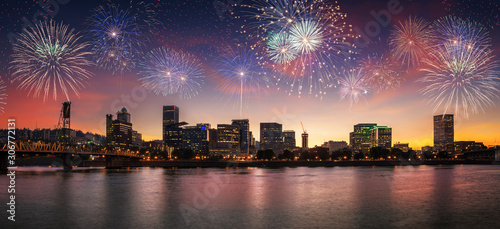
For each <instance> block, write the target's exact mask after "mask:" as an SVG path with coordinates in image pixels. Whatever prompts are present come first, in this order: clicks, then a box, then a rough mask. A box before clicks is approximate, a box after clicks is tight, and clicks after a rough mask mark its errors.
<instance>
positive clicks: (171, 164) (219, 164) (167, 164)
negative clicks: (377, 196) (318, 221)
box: [80, 160, 494, 168]
mask: <svg viewBox="0 0 500 229" xmlns="http://www.w3.org/2000/svg"><path fill="white" fill-rule="evenodd" d="M454 164H484V165H492V164H494V163H493V162H492V161H472V160H428V161H399V160H392V161H198V160H196V161H195V160H193V161H189V160H186V161H183V160H176V161H141V162H140V165H137V167H164V168H226V167H259V168H280V167H334V166H404V165H454ZM104 166H105V162H104V161H84V162H83V163H82V165H80V167H104Z"/></svg>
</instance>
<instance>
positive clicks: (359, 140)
mask: <svg viewBox="0 0 500 229" xmlns="http://www.w3.org/2000/svg"><path fill="white" fill-rule="evenodd" d="M376 126H377V124H376V123H359V124H357V125H354V132H353V133H352V142H351V145H352V149H353V150H354V152H359V151H361V152H363V153H368V152H369V151H370V147H371V141H370V131H371V130H372V129H373V128H374V127H376Z"/></svg>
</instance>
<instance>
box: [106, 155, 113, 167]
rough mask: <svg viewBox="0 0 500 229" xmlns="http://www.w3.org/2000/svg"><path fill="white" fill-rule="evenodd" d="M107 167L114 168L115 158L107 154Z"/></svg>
mask: <svg viewBox="0 0 500 229" xmlns="http://www.w3.org/2000/svg"><path fill="white" fill-rule="evenodd" d="M106 168H107V169H110V168H113V158H111V156H106Z"/></svg>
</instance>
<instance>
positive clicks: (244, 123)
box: [231, 119, 250, 153]
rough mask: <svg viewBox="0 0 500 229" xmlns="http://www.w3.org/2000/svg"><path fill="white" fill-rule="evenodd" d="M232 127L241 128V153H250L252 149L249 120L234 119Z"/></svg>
mask: <svg viewBox="0 0 500 229" xmlns="http://www.w3.org/2000/svg"><path fill="white" fill-rule="evenodd" d="M231 121H232V123H231V125H236V126H239V127H240V149H241V153H248V152H249V149H250V145H249V143H250V134H249V131H250V124H249V122H248V119H233V120H231Z"/></svg>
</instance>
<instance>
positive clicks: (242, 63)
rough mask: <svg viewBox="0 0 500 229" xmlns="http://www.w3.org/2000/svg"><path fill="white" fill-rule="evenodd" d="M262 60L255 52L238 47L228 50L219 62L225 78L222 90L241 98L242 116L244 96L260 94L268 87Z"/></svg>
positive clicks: (219, 70) (220, 70) (221, 72)
mask: <svg viewBox="0 0 500 229" xmlns="http://www.w3.org/2000/svg"><path fill="white" fill-rule="evenodd" d="M260 58H261V57H259V56H258V55H257V53H256V52H255V51H254V50H251V49H248V48H243V47H238V48H236V49H231V48H229V49H227V51H226V53H225V55H223V56H222V58H221V59H220V60H219V61H218V65H219V69H218V72H219V74H220V75H221V76H222V77H223V82H222V84H221V88H222V89H223V90H224V91H226V92H227V93H228V94H237V95H238V96H239V104H240V115H241V114H242V110H243V96H244V94H245V93H253V94H260V92H261V91H264V90H265V89H266V88H267V86H268V79H267V76H266V72H265V71H264V69H263V68H262V66H261V65H260V64H259V59H260Z"/></svg>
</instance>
